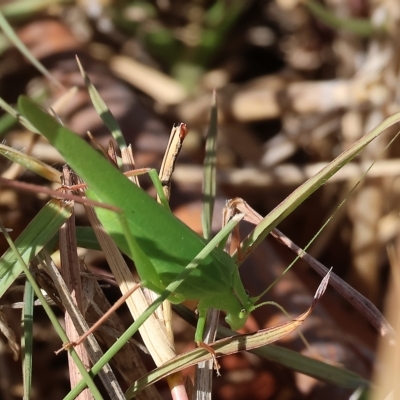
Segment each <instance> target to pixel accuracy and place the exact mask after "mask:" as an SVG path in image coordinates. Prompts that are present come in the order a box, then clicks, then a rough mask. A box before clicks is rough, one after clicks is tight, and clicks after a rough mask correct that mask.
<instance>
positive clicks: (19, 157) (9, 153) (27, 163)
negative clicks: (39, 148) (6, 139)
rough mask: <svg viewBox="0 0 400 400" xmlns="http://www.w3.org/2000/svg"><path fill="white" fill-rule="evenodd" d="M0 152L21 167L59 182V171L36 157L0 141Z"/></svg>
mask: <svg viewBox="0 0 400 400" xmlns="http://www.w3.org/2000/svg"><path fill="white" fill-rule="evenodd" d="M0 154H1V155H2V156H4V157H7V158H8V159H9V160H11V161H13V162H15V163H17V164H19V165H21V166H22V167H24V168H26V169H28V170H30V171H32V172H34V173H35V174H38V175H39V176H42V177H43V178H45V179H48V180H49V181H51V182H57V183H61V173H60V171H58V170H57V169H55V168H53V167H50V165H47V164H46V163H44V162H43V161H40V160H39V159H37V158H36V157H32V156H28V155H27V154H24V153H22V152H20V151H18V150H15V149H13V148H12V147H9V146H6V145H4V144H1V143H0Z"/></svg>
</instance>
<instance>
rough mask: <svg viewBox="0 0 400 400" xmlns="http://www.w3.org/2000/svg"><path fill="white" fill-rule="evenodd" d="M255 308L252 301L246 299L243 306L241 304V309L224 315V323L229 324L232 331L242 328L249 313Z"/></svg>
mask: <svg viewBox="0 0 400 400" xmlns="http://www.w3.org/2000/svg"><path fill="white" fill-rule="evenodd" d="M255 308H256V306H255V305H254V302H253V299H252V298H251V297H248V298H247V301H246V302H245V304H242V308H241V309H240V310H238V311H236V312H230V313H228V314H227V315H226V317H225V321H226V322H227V323H228V324H229V326H230V327H231V328H232V330H234V331H237V330H238V329H240V328H242V327H243V326H244V324H245V323H246V321H247V318H248V317H249V315H250V313H251V312H252V311H253V310H254V309H255Z"/></svg>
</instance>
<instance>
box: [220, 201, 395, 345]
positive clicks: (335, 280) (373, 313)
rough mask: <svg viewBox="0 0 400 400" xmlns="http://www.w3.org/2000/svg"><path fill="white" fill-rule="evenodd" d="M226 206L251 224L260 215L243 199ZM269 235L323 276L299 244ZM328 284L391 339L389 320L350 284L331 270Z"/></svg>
mask: <svg viewBox="0 0 400 400" xmlns="http://www.w3.org/2000/svg"><path fill="white" fill-rule="evenodd" d="M227 207H229V208H233V209H237V211H238V212H241V213H245V219H246V220H247V221H248V222H251V223H252V224H255V225H257V224H258V223H259V222H260V221H261V220H262V216H261V215H260V214H258V213H257V212H256V211H254V210H253V209H252V208H251V207H250V206H249V205H248V204H247V203H246V202H245V201H244V200H242V199H232V200H230V201H229V202H228V203H227ZM271 235H272V236H273V237H275V238H276V239H277V240H278V241H279V242H281V243H282V244H283V245H285V246H287V247H288V248H289V249H291V250H292V251H294V252H295V253H296V254H297V255H298V256H299V257H300V258H302V259H303V260H305V261H306V262H307V263H308V264H309V265H310V266H311V267H312V268H313V269H314V271H316V272H317V273H318V274H319V275H321V276H324V275H325V274H326V273H327V272H328V268H327V267H325V265H323V264H321V263H320V262H319V261H317V260H316V259H315V258H314V257H312V256H310V255H309V254H307V253H306V252H305V251H304V250H302V249H301V248H300V247H299V246H297V245H296V244H295V243H293V242H292V241H291V240H290V239H289V238H288V237H287V236H285V235H284V234H283V233H282V232H280V231H279V230H278V229H276V228H275V229H273V230H272V231H271ZM330 284H331V285H332V286H333V287H334V288H335V289H336V290H337V292H338V293H340V294H341V295H342V296H343V297H344V298H345V299H346V300H347V301H348V302H350V303H351V304H352V305H353V306H354V307H355V308H356V309H357V310H358V311H360V312H361V313H362V314H363V315H364V316H365V317H366V318H367V319H368V321H369V322H370V323H371V324H372V325H373V326H374V327H375V328H376V329H377V331H378V332H379V333H380V334H381V335H382V336H388V338H389V339H392V338H393V337H394V336H393V335H394V330H393V328H392V327H391V326H390V324H389V322H388V321H387V320H386V318H385V317H384V316H383V315H382V313H381V312H380V311H379V310H378V308H377V307H376V306H375V305H374V304H373V303H372V302H371V301H369V300H368V299H367V298H365V297H364V296H363V295H362V294H361V293H359V292H358V291H357V290H355V289H354V288H353V287H352V286H351V285H349V284H348V283H346V282H345V281H344V280H343V279H341V278H340V277H338V276H337V275H336V274H335V273H333V272H332V276H331V279H330Z"/></svg>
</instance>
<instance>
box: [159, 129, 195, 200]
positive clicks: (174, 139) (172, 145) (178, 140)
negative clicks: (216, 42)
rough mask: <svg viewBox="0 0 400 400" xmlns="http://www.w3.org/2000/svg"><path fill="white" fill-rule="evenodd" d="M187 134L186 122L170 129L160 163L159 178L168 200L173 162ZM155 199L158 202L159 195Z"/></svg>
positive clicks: (173, 167)
mask: <svg viewBox="0 0 400 400" xmlns="http://www.w3.org/2000/svg"><path fill="white" fill-rule="evenodd" d="M187 134H188V129H187V127H186V124H184V123H180V124H179V126H174V127H173V128H172V130H171V135H170V137H169V141H168V145H167V149H166V150H165V155H164V158H163V161H162V164H161V168H160V173H159V178H160V181H161V185H162V187H163V191H164V194H165V197H166V198H167V199H168V200H169V198H170V192H171V176H172V173H173V172H174V169H175V163H176V160H177V158H178V155H179V153H180V151H181V148H182V144H183V141H184V139H185V137H186V135H187ZM157 201H158V202H160V198H159V196H157Z"/></svg>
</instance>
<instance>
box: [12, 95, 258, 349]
mask: <svg viewBox="0 0 400 400" xmlns="http://www.w3.org/2000/svg"><path fill="white" fill-rule="evenodd" d="M18 105H19V109H20V111H21V112H22V114H23V115H24V116H25V117H26V118H27V119H28V120H29V121H30V122H31V123H32V124H33V126H34V127H35V128H36V129H37V130H38V131H39V132H40V133H41V134H43V135H44V136H45V137H46V138H47V139H48V140H49V142H50V143H51V144H52V145H53V146H54V147H55V148H56V149H57V150H58V151H59V152H60V153H61V154H62V155H63V157H64V158H65V160H66V161H67V162H68V164H69V165H70V166H71V167H72V168H73V169H74V170H75V172H76V173H78V174H79V176H80V177H81V178H82V179H83V180H84V181H85V182H86V184H87V185H88V190H87V192H86V194H87V196H88V197H89V198H91V199H95V200H97V201H101V202H103V203H106V204H112V205H113V206H116V207H118V208H119V209H120V210H121V212H122V214H123V216H124V219H125V221H126V222H127V225H128V229H129V231H130V233H131V235H132V237H133V239H134V241H135V242H136V243H137V244H138V246H130V243H128V240H127V239H126V237H125V235H124V232H125V230H124V229H125V227H124V226H123V225H124V223H123V222H122V221H123V219H122V218H119V217H118V216H117V215H116V213H115V212H112V211H109V210H105V209H97V210H96V213H97V215H98V217H99V219H100V221H101V222H102V224H103V226H104V228H105V229H106V231H107V233H108V234H109V235H110V236H111V237H112V239H113V240H114V241H115V243H116V244H117V246H118V247H119V248H120V250H121V251H122V252H124V253H125V254H126V255H128V256H129V257H130V258H131V259H132V260H134V261H135V263H136V268H137V270H138V273H139V276H140V278H141V279H142V281H143V282H144V285H145V286H147V287H148V288H149V289H151V290H153V291H154V292H156V293H159V294H160V293H162V292H163V290H164V289H165V288H166V287H167V286H168V285H169V284H170V283H171V282H173V281H174V279H175V278H176V276H177V275H178V274H179V273H180V272H181V271H182V270H183V268H184V267H185V266H186V265H187V264H189V263H190V262H191V261H192V260H193V259H194V258H195V257H196V255H197V254H198V253H199V252H200V251H201V250H202V248H204V246H205V245H206V241H205V239H203V238H202V237H200V236H199V235H198V234H197V233H195V232H194V231H193V230H191V229H190V228H189V227H188V226H187V225H185V224H184V223H182V222H181V221H180V220H178V219H177V218H176V217H175V216H174V215H173V214H171V213H170V212H169V211H167V210H166V209H165V208H164V207H162V206H161V205H160V204H158V203H157V202H156V201H155V200H154V199H153V198H151V197H150V196H149V195H148V194H147V193H146V192H144V191H143V190H142V189H140V188H138V187H137V186H136V185H134V184H132V182H130V181H129V180H128V179H127V178H126V177H125V176H124V175H123V174H122V173H121V172H120V171H118V170H117V169H116V168H115V167H113V166H112V165H111V164H110V163H109V162H108V161H107V160H106V159H105V158H104V157H103V156H102V155H101V154H99V153H98V152H96V151H95V150H94V149H93V148H92V147H91V146H90V145H89V144H88V143H86V142H85V141H84V140H83V139H81V138H80V137H79V136H78V135H77V134H75V133H74V132H72V131H70V130H68V129H67V128H65V127H63V126H61V125H60V124H59V123H58V122H57V121H56V120H55V119H54V118H53V117H52V116H50V115H49V114H47V113H46V112H44V111H43V110H41V109H40V108H39V107H38V106H37V105H36V104H35V103H34V102H33V101H31V100H30V99H28V98H27V97H24V96H21V97H20V99H19V101H18ZM94 166H96V167H94ZM140 252H144V253H145V254H146V255H147V257H148V258H149V260H150V263H146V265H143V264H142V263H141V262H138V260H141V259H143V257H141V254H140ZM259 297H260V296H258V297H249V295H248V294H247V292H246V290H245V288H244V286H243V284H242V282H241V279H240V276H239V272H238V267H237V265H236V264H235V262H234V261H233V259H232V258H231V257H230V256H229V255H228V254H227V253H225V252H224V251H222V250H221V249H219V248H215V249H214V250H213V251H212V253H211V254H210V255H209V256H208V257H206V258H205V259H204V260H202V261H201V262H200V264H199V265H198V267H197V268H196V269H195V270H194V271H193V272H192V273H191V275H190V276H189V277H188V278H187V279H186V280H185V281H184V282H183V283H182V284H181V286H180V287H179V289H178V290H177V291H176V292H175V293H173V294H171V295H170V296H169V297H168V300H170V301H171V302H172V303H181V302H182V301H184V300H186V299H191V300H198V312H199V321H198V325H197V328H196V333H195V340H196V342H202V340H203V330H204V324H205V316H206V312H207V310H208V309H209V308H216V309H219V310H221V311H223V312H225V313H226V318H225V320H226V322H227V323H228V324H229V325H230V327H231V328H232V329H233V330H238V329H240V328H241V327H243V325H244V324H245V322H246V320H247V318H248V315H249V314H250V313H251V312H252V311H253V310H254V309H255V308H256V307H257V306H256V305H255V303H256V302H257V301H258V299H259Z"/></svg>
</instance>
